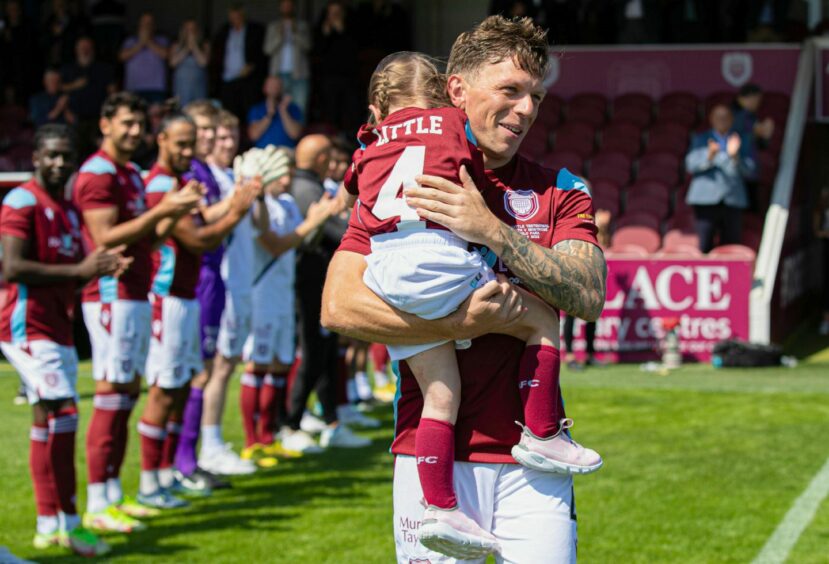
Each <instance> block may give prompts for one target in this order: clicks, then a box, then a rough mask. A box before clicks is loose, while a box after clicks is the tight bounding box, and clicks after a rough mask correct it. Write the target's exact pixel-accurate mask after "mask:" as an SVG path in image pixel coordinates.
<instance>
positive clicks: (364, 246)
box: [337, 201, 371, 255]
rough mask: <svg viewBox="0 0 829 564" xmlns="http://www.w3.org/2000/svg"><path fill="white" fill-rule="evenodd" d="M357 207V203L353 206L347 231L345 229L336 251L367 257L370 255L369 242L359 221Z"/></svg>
mask: <svg viewBox="0 0 829 564" xmlns="http://www.w3.org/2000/svg"><path fill="white" fill-rule="evenodd" d="M359 206H360V202H359V201H358V202H357V203H356V204H354V210H353V211H352V212H351V218H350V219H349V220H348V229H346V231H345V235H343V238H342V241H340V246H339V247H338V248H337V250H338V251H350V252H352V253H358V254H361V255H368V254H371V241H370V240H369V235H368V231H366V228H365V226H364V225H363V222H362V221H360V214H359Z"/></svg>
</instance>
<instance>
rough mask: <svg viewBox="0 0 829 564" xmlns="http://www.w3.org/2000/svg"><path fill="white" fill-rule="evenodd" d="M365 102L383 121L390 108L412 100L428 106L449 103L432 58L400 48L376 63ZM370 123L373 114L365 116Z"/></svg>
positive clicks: (403, 104)
mask: <svg viewBox="0 0 829 564" xmlns="http://www.w3.org/2000/svg"><path fill="white" fill-rule="evenodd" d="M368 102H369V104H372V105H373V106H375V107H376V108H377V110H378V111H379V112H380V119H381V120H383V119H385V118H386V117H387V116H388V115H389V108H390V107H394V106H397V107H401V106H407V105H413V104H416V103H421V104H424V105H425V106H426V107H429V108H440V107H446V106H450V105H451V104H450V101H449V95H448V94H447V92H446V75H444V74H443V73H441V72H439V71H438V69H437V67H436V66H435V63H434V62H432V59H430V58H429V57H427V56H426V55H424V54H423V53H416V52H413V51H400V52H399V53H393V54H391V55H389V56H387V57H386V58H384V59H383V60H382V61H380V64H378V65H377V68H376V69H375V70H374V74H372V75H371V81H370V82H369V85H368ZM369 121H370V122H371V123H374V116H371V117H370V118H369Z"/></svg>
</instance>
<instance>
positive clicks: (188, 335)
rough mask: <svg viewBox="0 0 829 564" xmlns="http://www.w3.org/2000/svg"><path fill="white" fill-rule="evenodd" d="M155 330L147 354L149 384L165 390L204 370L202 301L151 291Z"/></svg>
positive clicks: (184, 384) (185, 381) (181, 384)
mask: <svg viewBox="0 0 829 564" xmlns="http://www.w3.org/2000/svg"><path fill="white" fill-rule="evenodd" d="M150 303H151V306H152V311H153V326H152V327H153V332H152V338H151V339H150V354H149V356H148V357H147V370H146V372H145V374H146V377H147V384H149V385H150V386H158V387H159V388H164V389H166V390H171V389H176V388H183V387H184V386H186V385H187V382H189V381H190V379H191V378H192V377H193V375H195V374H198V373H199V372H201V371H202V368H203V366H202V358H201V344H200V342H199V316H200V311H199V302H198V300H185V299H182V298H179V297H176V296H164V297H161V296H155V295H152V294H151V295H150Z"/></svg>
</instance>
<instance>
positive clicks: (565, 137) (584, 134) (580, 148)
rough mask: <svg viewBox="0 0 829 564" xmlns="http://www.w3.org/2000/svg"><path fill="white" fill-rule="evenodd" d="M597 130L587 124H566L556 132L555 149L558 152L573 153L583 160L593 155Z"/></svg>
mask: <svg viewBox="0 0 829 564" xmlns="http://www.w3.org/2000/svg"><path fill="white" fill-rule="evenodd" d="M595 140H596V130H595V128H594V127H593V126H591V125H588V124H586V123H579V122H574V123H565V124H564V125H562V126H560V127H558V128H557V129H556V130H555V142H554V147H555V150H556V152H558V151H573V152H575V153H578V155H579V156H580V157H581V158H582V159H586V158H587V157H589V156H590V155H592V154H593V146H594V144H595Z"/></svg>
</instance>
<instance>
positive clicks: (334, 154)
mask: <svg viewBox="0 0 829 564" xmlns="http://www.w3.org/2000/svg"><path fill="white" fill-rule="evenodd" d="M353 152H354V148H353V147H352V146H351V144H350V143H348V142H347V141H346V140H345V138H343V137H334V138H333V139H331V161H330V162H329V163H328V176H326V177H325V180H323V182H322V183H323V185H324V186H325V192H326V193H327V194H328V195H329V196H331V197H332V198H333V197H334V196H336V195H337V192H338V191H339V189H340V183H341V182H342V181H343V178H345V171H346V170H348V167H349V166H351V154H352V153H353ZM350 212H351V210H348V209H347V210H343V214H345V215H344V216H345V217H346V218H348V214H349V213H350Z"/></svg>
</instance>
